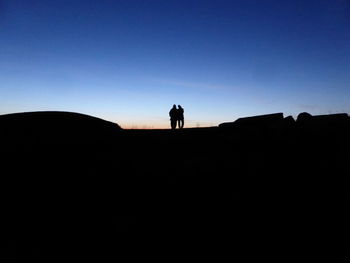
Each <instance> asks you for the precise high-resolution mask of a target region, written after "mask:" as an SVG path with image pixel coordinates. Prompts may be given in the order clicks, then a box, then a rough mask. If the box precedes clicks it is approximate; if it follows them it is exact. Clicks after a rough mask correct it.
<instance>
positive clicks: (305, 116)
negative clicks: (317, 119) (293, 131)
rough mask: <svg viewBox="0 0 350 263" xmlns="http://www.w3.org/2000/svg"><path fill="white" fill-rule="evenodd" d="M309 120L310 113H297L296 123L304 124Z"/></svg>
mask: <svg viewBox="0 0 350 263" xmlns="http://www.w3.org/2000/svg"><path fill="white" fill-rule="evenodd" d="M311 118H312V115H311V114H310V113H308V112H302V113H299V115H298V117H297V122H298V123H304V122H307V121H309V120H311Z"/></svg>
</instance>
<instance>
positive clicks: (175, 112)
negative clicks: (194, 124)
mask: <svg viewBox="0 0 350 263" xmlns="http://www.w3.org/2000/svg"><path fill="white" fill-rule="evenodd" d="M177 106H178V108H176V105H175V104H174V105H173V107H172V108H171V110H170V111H169V116H170V126H171V129H176V125H178V126H179V129H182V128H183V127H184V109H183V108H182V107H181V106H180V105H177Z"/></svg>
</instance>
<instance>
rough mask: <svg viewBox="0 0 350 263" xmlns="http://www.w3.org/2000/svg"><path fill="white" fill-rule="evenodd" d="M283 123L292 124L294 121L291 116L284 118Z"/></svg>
mask: <svg viewBox="0 0 350 263" xmlns="http://www.w3.org/2000/svg"><path fill="white" fill-rule="evenodd" d="M284 122H285V123H290V124H294V123H295V120H294V118H293V116H287V117H285V118H284Z"/></svg>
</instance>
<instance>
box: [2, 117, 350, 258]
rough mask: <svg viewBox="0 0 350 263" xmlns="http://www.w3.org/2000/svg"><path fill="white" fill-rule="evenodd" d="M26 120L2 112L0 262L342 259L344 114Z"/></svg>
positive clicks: (345, 247)
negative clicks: (139, 121)
mask: <svg viewBox="0 0 350 263" xmlns="http://www.w3.org/2000/svg"><path fill="white" fill-rule="evenodd" d="M0 117H1V116H0ZM21 123H23V121H21ZM30 123H32V122H31V121H29V123H27V124H26V126H25V128H23V127H22V126H21V128H19V126H16V125H15V127H14V128H13V126H12V128H11V127H10V128H9V125H8V123H6V122H4V121H2V119H1V118H0V135H1V137H0V138H1V139H0V142H1V145H2V147H1V149H0V157H1V159H0V160H1V171H2V172H1V182H0V186H1V200H2V205H1V210H2V213H1V214H2V216H1V217H2V219H3V220H2V225H1V234H0V235H1V250H2V251H1V257H4V260H2V262H115V261H117V260H122V261H135V260H137V261H140V260H142V261H145V260H151V261H162V262H166V261H173V260H174V261H175V260H176V261H184V260H186V261H187V260H188V261H194V260H196V261H201V260H209V261H214V260H215V261H223V260H225V261H226V260H227V259H228V260H230V261H233V262H258V261H259V262H260V261H266V262H320V261H322V262H349V254H350V252H349V227H348V222H349V221H348V220H347V216H346V214H347V212H348V210H349V196H350V195H349V179H348V177H349V166H350V162H349V161H350V150H349V149H350V148H349V146H350V137H349V131H350V128H349V127H350V125H342V126H341V127H335V126H332V127H329V126H324V127H314V126H304V125H298V124H295V123H294V124H288V125H282V126H278V127H270V126H269V127H261V126H259V127H243V128H227V129H224V128H219V127H212V128H194V129H183V130H175V131H172V130H121V129H117V128H115V127H114V128H115V130H114V128H111V129H110V128H106V129H103V128H101V127H102V126H103V125H102V126H101V127H97V126H98V125H97V126H94V127H97V128H96V129H95V130H94V129H89V132H87V131H86V132H81V131H79V127H78V128H77V129H75V130H71V131H70V132H67V131H66V130H67V129H66V130H65V128H67V127H62V126H61V127H60V129H59V130H57V127H56V128H55V129H56V130H55V131H52V130H51V131H44V132H43V131H42V127H41V126H40V125H39V128H38V127H36V128H35V129H34V128H32V126H31V125H30ZM62 125H63V124H62ZM94 125H95V124H94ZM108 125H110V124H108ZM63 126H64V125H63ZM81 127H83V128H84V130H86V129H88V128H89V127H88V126H81ZM11 129H12V130H11ZM68 130H69V129H68ZM38 131H40V132H39V133H38ZM65 131H66V132H65Z"/></svg>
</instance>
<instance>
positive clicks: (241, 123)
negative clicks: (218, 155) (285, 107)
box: [219, 113, 283, 128]
mask: <svg viewBox="0 0 350 263" xmlns="http://www.w3.org/2000/svg"><path fill="white" fill-rule="evenodd" d="M282 122H283V113H273V114H265V115H258V116H252V117H244V118H239V119H237V120H236V121H234V122H226V123H221V124H219V127H220V128H233V127H268V126H271V125H276V124H281V123H282Z"/></svg>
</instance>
